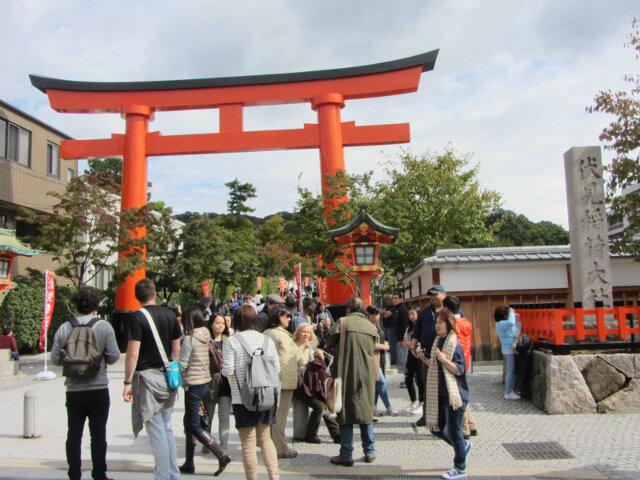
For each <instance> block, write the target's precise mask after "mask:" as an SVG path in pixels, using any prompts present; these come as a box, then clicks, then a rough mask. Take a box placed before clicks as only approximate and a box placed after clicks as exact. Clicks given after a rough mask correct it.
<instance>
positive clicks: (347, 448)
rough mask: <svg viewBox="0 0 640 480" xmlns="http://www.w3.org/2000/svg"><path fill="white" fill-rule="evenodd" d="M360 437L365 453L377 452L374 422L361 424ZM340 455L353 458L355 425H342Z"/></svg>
mask: <svg viewBox="0 0 640 480" xmlns="http://www.w3.org/2000/svg"><path fill="white" fill-rule="evenodd" d="M360 438H361V439H362V449H363V450H364V454H365V455H373V454H374V453H376V441H375V439H374V438H373V423H371V424H369V425H360ZM340 456H341V457H342V458H353V425H340Z"/></svg>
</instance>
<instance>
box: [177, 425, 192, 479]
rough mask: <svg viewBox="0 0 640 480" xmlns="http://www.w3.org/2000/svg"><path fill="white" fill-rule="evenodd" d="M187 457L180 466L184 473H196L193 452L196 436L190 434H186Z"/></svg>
mask: <svg viewBox="0 0 640 480" xmlns="http://www.w3.org/2000/svg"><path fill="white" fill-rule="evenodd" d="M185 442H186V443H185V459H184V463H183V464H182V465H180V466H179V467H178V468H179V469H180V471H181V472H182V473H194V472H195V471H196V466H195V465H194V464H193V452H194V450H195V448H196V437H194V436H193V435H190V434H188V433H187V434H186V435H185Z"/></svg>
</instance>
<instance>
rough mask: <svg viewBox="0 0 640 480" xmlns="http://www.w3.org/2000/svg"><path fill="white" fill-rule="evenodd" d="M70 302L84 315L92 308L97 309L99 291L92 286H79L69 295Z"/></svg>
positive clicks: (91, 310) (92, 309)
mask: <svg viewBox="0 0 640 480" xmlns="http://www.w3.org/2000/svg"><path fill="white" fill-rule="evenodd" d="M71 302H72V303H73V304H74V305H75V307H76V310H77V311H78V313H82V314H83V315H86V314H88V313H91V312H93V311H94V310H98V307H99V306H100V292H98V289H97V288H94V287H87V286H83V287H80V288H79V289H78V290H76V291H75V292H73V294H72V295H71Z"/></svg>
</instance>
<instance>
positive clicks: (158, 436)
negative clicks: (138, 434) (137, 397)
mask: <svg viewBox="0 0 640 480" xmlns="http://www.w3.org/2000/svg"><path fill="white" fill-rule="evenodd" d="M172 413H173V407H171V408H167V409H165V410H160V411H159V412H158V413H156V414H155V415H154V416H153V417H151V418H150V419H149V420H147V421H146V422H144V427H145V429H146V431H147V435H148V437H149V445H150V446H151V453H153V458H154V461H155V467H154V468H153V478H154V479H155V480H179V479H180V470H178V458H177V454H176V442H175V439H174V438H173V427H172V426H171V415H172Z"/></svg>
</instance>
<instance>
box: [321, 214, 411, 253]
mask: <svg viewBox="0 0 640 480" xmlns="http://www.w3.org/2000/svg"><path fill="white" fill-rule="evenodd" d="M399 233H400V229H399V228H392V227H387V226H386V225H383V224H382V223H380V222H379V221H377V220H376V219H374V218H373V217H372V216H371V215H369V213H368V212H367V207H366V206H365V205H363V206H361V207H360V213H358V215H357V216H356V217H355V218H354V219H353V220H351V221H350V222H349V223H348V224H347V225H345V226H344V227H340V228H337V229H335V230H329V235H330V236H331V238H333V240H334V241H335V242H336V243H337V244H338V245H344V244H346V243H352V242H358V241H359V242H363V243H364V242H372V243H387V244H391V243H393V242H395V240H396V237H397V236H398V234H399Z"/></svg>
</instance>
